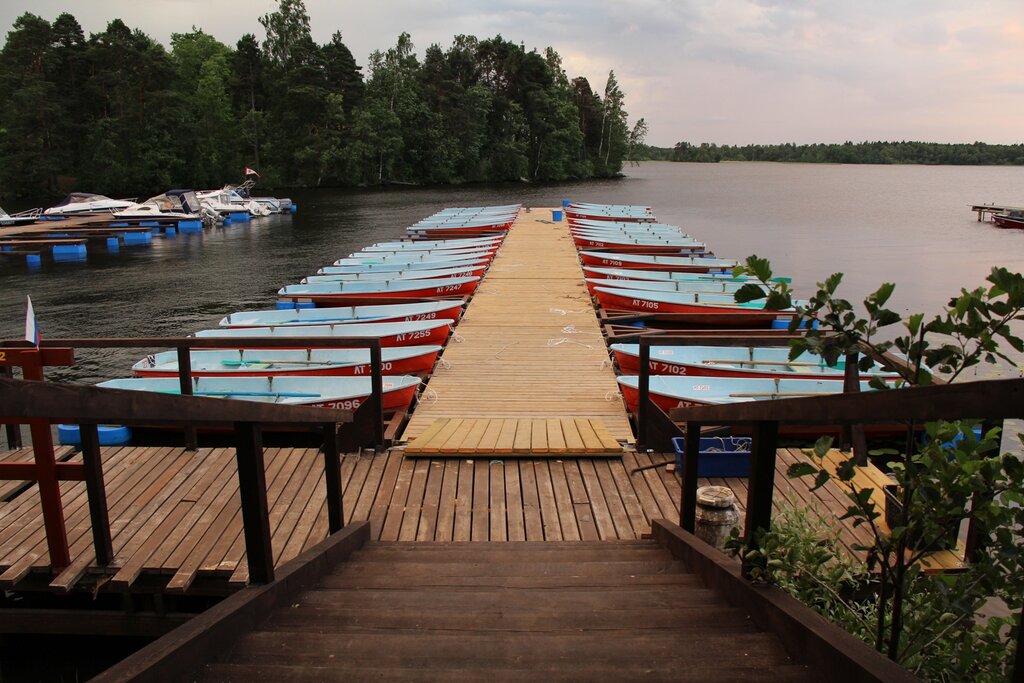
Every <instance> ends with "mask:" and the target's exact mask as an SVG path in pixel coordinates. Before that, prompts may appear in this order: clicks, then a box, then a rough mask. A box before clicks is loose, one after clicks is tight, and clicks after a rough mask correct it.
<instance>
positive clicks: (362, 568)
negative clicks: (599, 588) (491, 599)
mask: <svg viewBox="0 0 1024 683" xmlns="http://www.w3.org/2000/svg"><path fill="white" fill-rule="evenodd" d="M479 559H480V560H484V561H476V562H469V561H464V562H412V561H406V562H396V563H391V564H387V563H373V564H360V563H359V562H353V563H350V564H349V565H348V566H346V567H344V568H343V569H342V570H341V571H340V572H336V573H335V574H334V576H335V577H338V578H349V579H352V580H354V581H357V580H358V579H359V577H361V576H368V577H371V576H372V577H375V578H381V577H399V578H405V579H408V580H409V581H416V580H419V579H426V580H428V581H429V580H432V579H436V578H438V577H453V578H469V577H474V576H480V577H507V578H513V577H532V576H565V577H576V578H585V577H592V576H593V577H598V576H632V575H651V574H683V573H686V570H685V569H684V568H683V566H682V565H681V564H680V563H679V562H676V561H674V560H672V559H671V557H668V558H666V557H664V556H661V555H657V556H656V557H655V558H652V559H650V560H611V561H603V560H592V561H584V562H577V561H573V560H571V559H570V560H563V561H554V558H550V560H547V561H534V562H506V561H503V560H502V559H501V558H479Z"/></svg>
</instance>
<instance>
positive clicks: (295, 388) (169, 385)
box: [97, 375, 420, 415]
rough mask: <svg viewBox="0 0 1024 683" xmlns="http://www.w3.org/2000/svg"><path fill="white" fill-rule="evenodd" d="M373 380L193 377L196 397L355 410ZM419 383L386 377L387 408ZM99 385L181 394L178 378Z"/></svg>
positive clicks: (401, 404) (404, 402)
mask: <svg viewBox="0 0 1024 683" xmlns="http://www.w3.org/2000/svg"><path fill="white" fill-rule="evenodd" d="M370 382H371V378H369V377H193V378H192V393H193V395H195V396H215V397H218V398H231V399H240V400H244V401H257V402H260V403H279V404H287V405H305V406H312V407H316V408H335V409H342V410H355V409H357V408H358V407H359V406H361V405H362V404H363V403H364V402H365V401H366V399H367V398H368V397H369V396H370V391H371V388H370ZM419 385H420V378H419V377H412V376H409V375H394V376H391V375H389V376H385V377H384V378H383V388H384V396H383V405H384V410H399V409H405V408H408V407H409V404H410V403H412V399H413V397H414V396H415V395H416V389H417V387H419ZM97 386H100V387H104V388H108V389H131V390H134V391H152V392H157V393H161V394H178V393H181V387H180V385H179V382H178V378H176V377H131V378H123V379H112V380H109V381H106V382H101V383H99V384H98V385H97ZM326 415H330V413H326Z"/></svg>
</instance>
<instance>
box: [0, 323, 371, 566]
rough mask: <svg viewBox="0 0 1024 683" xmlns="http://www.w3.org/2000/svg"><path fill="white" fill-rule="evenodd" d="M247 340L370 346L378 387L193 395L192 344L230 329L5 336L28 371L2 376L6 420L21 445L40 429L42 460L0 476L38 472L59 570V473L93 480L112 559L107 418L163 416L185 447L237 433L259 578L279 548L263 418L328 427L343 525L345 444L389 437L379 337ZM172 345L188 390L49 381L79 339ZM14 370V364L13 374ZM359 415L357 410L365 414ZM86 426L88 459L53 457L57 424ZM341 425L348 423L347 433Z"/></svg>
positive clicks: (66, 555) (62, 532)
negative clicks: (284, 402)
mask: <svg viewBox="0 0 1024 683" xmlns="http://www.w3.org/2000/svg"><path fill="white" fill-rule="evenodd" d="M242 343H243V344H244V346H245V347H246V348H272V347H282V346H289V347H342V348H360V347H362V348H367V347H368V348H369V349H370V359H371V396H370V398H369V399H368V400H367V401H366V402H365V403H364V404H363V405H361V406H360V407H359V410H358V411H357V412H356V414H355V416H356V417H354V415H353V412H352V411H348V410H335V409H324V408H312V407H305V406H281V405H268V404H261V403H255V402H251V401H237V400H225V399H220V398H203V397H194V396H191V395H190V394H191V393H192V376H191V356H190V349H192V348H223V347H225V345H231V346H238V343H233V342H226V340H225V339H222V338H193V337H188V338H163V337H154V338H133V339H51V340H48V341H46V342H44V343H43V344H42V345H41V346H40V347H39V348H36V347H33V346H27V345H26V344H25V342H17V341H15V342H10V341H8V342H0V352H2V354H3V356H4V358H5V359H6V360H8V361H13V362H12V363H9V364H8V367H7V368H5V369H7V370H9V367H10V365H20V366H21V367H22V368H23V373H24V377H25V378H26V380H21V381H19V380H14V379H3V378H0V423H4V424H5V425H7V426H8V428H9V430H8V442H9V443H10V444H12V445H14V444H19V445H20V431H19V430H17V425H20V424H24V423H27V424H29V425H30V427H31V428H32V437H33V439H32V441H33V452H34V462H26V463H3V464H0V479H3V480H19V481H20V480H27V481H36V482H38V486H39V495H40V504H41V507H42V511H43V523H44V527H45V531H46V540H47V548H48V551H49V554H50V563H51V566H52V567H53V568H54V569H55V570H57V571H60V570H61V569H63V568H65V567H67V566H68V565H69V564H70V561H71V558H70V551H69V548H68V540H67V530H66V528H65V523H64V512H63V506H62V504H61V500H60V487H59V482H60V481H85V483H86V489H87V495H88V500H89V511H90V518H91V521H92V530H93V546H94V548H95V552H96V561H97V563H98V564H101V565H105V564H109V563H110V562H112V561H113V557H114V553H113V548H112V545H111V538H110V524H109V520H108V518H107V505H106V494H105V489H104V486H103V472H102V464H101V461H100V453H99V437H98V425H99V424H101V423H103V424H105V423H114V424H123V425H128V426H132V425H150V426H152V425H160V426H164V427H180V428H182V429H184V430H185V433H186V446H187V447H189V448H192V449H194V448H195V447H196V434H197V428H198V427H204V428H211V427H212V428H228V429H230V430H232V431H233V433H234V445H235V449H236V454H237V461H238V477H239V488H240V492H241V502H242V518H243V525H244V536H245V543H246V552H247V557H248V563H249V576H250V580H251V581H252V582H254V583H266V582H269V581H272V580H273V576H274V570H273V552H272V548H271V545H270V528H269V525H268V517H267V514H268V513H267V497H266V495H267V492H266V483H265V475H264V467H263V447H262V431H261V429H262V427H263V426H275V427H285V426H287V427H290V428H298V429H300V430H301V429H305V430H306V431H307V433H308V432H319V433H321V434H322V436H323V451H324V458H325V460H324V462H325V479H326V485H327V487H328V496H327V510H328V517H329V520H328V522H329V528H330V531H331V532H332V533H333V532H334V531H337V530H338V529H341V528H342V526H343V525H344V518H343V514H342V504H341V469H340V449H341V448H342V447H344V448H346V449H349V448H354V447H361V446H364V445H370V444H372V445H381V444H383V442H384V422H383V398H382V378H381V367H382V364H381V347H380V340H379V339H376V338H359V339H331V338H322V337H294V338H290V339H287V340H281V339H270V338H257V337H254V338H248V339H245V340H244V341H243V342H242ZM168 346H169V347H172V348H176V349H177V352H178V364H179V378H180V386H181V393H182V394H183V395H182V396H175V395H163V394H155V393H150V392H139V391H125V390H114V389H101V388H98V387H81V386H71V385H61V384H52V383H45V382H42V381H41V380H42V379H43V372H42V368H43V366H44V365H67V364H70V361H71V360H72V359H73V353H71V352H70V350H71V348H72V347H79V348H81V347H91V348H109V347H122V348H124V347H129V348H134V347H146V348H151V347H168ZM5 374H7V375H8V376H9V372H8V373H5ZM356 418H358V419H356ZM56 423H73V424H78V425H79V426H80V432H81V440H82V456H83V463H82V464H73V463H63V462H61V463H58V462H56V460H55V458H54V452H53V440H52V435H51V425H53V424H56ZM339 424H346V425H347V426H346V428H345V429H343V430H342V431H341V432H339V430H338V425H339Z"/></svg>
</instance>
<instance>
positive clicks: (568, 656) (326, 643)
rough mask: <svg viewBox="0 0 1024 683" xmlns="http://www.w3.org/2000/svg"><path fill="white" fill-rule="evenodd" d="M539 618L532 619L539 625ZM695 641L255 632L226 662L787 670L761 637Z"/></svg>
mask: <svg viewBox="0 0 1024 683" xmlns="http://www.w3.org/2000/svg"><path fill="white" fill-rule="evenodd" d="M542 619H543V617H539V618H538V625H542ZM705 626H706V627H707V628H706V630H705V632H704V633H702V634H701V635H700V636H699V637H692V638H680V637H678V636H677V635H676V634H674V633H671V632H669V633H659V634H642V635H636V634H634V633H631V632H629V631H620V632H612V633H585V632H584V633H579V632H561V633H548V632H542V633H538V632H531V633H509V634H503V635H502V636H501V637H500V638H496V637H494V636H493V635H491V634H487V633H483V634H481V633H459V634H453V635H451V634H438V633H431V634H429V636H428V635H426V634H417V633H412V634H409V633H401V632H399V633H386V634H381V633H371V634H363V633H345V634H331V633H327V634H323V633H303V634H302V635H301V637H296V634H294V633H291V632H288V631H257V632H254V633H250V634H248V635H246V636H244V637H242V638H241V640H240V641H239V642H238V643H237V644H236V646H235V647H234V648H233V649H232V660H233V661H235V662H238V663H247V664H288V665H301V666H318V665H322V664H323V662H324V661H326V660H329V659H338V660H344V661H345V662H347V663H349V664H353V665H359V666H362V667H378V666H383V667H389V666H403V667H410V668H416V667H430V666H450V665H451V664H452V663H454V662H458V663H459V664H460V665H462V666H467V667H468V666H474V667H487V668H490V667H499V668H517V667H520V666H522V667H529V666H531V665H533V664H534V663H541V662H543V663H544V666H548V667H553V668H555V667H556V665H561V666H576V665H578V664H579V663H580V662H588V663H590V664H591V665H596V664H602V665H609V664H611V665H617V666H621V665H626V664H628V665H629V666H642V665H643V664H645V663H648V662H651V661H652V660H662V661H672V662H675V663H677V664H678V665H679V666H681V667H684V666H687V665H689V664H690V663H692V662H693V660H694V659H697V658H699V659H703V660H704V661H717V660H720V661H757V662H759V663H761V664H762V665H763V666H766V667H767V666H773V665H778V664H787V663H789V659H788V658H787V657H786V656H785V654H783V653H782V651H781V648H780V647H778V645H777V644H776V643H775V641H774V640H773V639H772V638H771V637H769V636H767V635H765V634H761V633H735V632H730V631H725V632H724V633H723V632H719V631H718V629H717V628H716V627H715V625H714V624H710V623H705Z"/></svg>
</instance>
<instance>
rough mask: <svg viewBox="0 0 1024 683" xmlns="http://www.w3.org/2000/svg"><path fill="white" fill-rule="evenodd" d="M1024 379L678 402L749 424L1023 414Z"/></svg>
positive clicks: (709, 416)
mask: <svg viewBox="0 0 1024 683" xmlns="http://www.w3.org/2000/svg"><path fill="white" fill-rule="evenodd" d="M1022 400H1024V379H1019V378H1018V379H994V380H982V381H978V382H960V383H958V384H942V385H935V386H927V387H907V388H903V389H890V390H887V391H866V392H862V393H856V394H830V395H826V396H816V397H813V398H793V399H788V400H780V401H751V402H748V403H732V404H728V405H713V406H698V407H691V408H675V409H673V410H671V411H670V412H669V416H670V417H671V418H672V419H673V420H675V421H679V422H687V421H696V422H701V423H704V424H748V423H752V422H762V421H766V420H775V421H778V422H782V423H786V424H856V423H879V422H890V423H891V422H902V421H909V420H916V421H928V420H958V419H962V418H966V417H974V418H986V419H997V420H1003V419H1013V418H1018V417H1024V402H1022Z"/></svg>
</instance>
